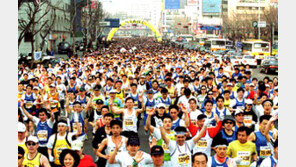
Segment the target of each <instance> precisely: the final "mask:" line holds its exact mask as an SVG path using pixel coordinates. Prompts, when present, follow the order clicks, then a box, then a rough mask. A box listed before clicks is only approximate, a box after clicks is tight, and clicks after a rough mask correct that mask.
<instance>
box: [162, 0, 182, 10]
mask: <svg viewBox="0 0 296 167" xmlns="http://www.w3.org/2000/svg"><path fill="white" fill-rule="evenodd" d="M165 9H180V0H165Z"/></svg>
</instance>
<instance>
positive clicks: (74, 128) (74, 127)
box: [72, 123, 82, 132]
mask: <svg viewBox="0 0 296 167" xmlns="http://www.w3.org/2000/svg"><path fill="white" fill-rule="evenodd" d="M79 125H80V131H81V132H82V124H81V123H79ZM72 127H73V132H77V131H78V127H77V125H76V123H73V124H72Z"/></svg>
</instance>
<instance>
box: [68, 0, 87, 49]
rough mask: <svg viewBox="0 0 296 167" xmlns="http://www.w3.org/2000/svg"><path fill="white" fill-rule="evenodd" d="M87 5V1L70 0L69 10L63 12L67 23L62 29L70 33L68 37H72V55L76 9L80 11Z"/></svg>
mask: <svg viewBox="0 0 296 167" xmlns="http://www.w3.org/2000/svg"><path fill="white" fill-rule="evenodd" d="M86 5H87V0H80V1H79V2H77V0H71V5H70V8H69V9H68V10H67V11H65V12H64V16H65V20H66V22H67V25H68V26H66V27H64V28H65V29H66V30H68V31H69V32H70V35H71V37H72V48H73V52H74V53H73V54H75V52H76V51H75V33H76V31H77V30H76V26H75V21H76V19H77V9H81V8H82V7H84V6H86Z"/></svg>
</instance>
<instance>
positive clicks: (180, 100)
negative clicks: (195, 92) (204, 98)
mask: <svg viewBox="0 0 296 167" xmlns="http://www.w3.org/2000/svg"><path fill="white" fill-rule="evenodd" d="M191 98H194V99H195V100H196V102H197V106H199V103H198V100H197V99H196V98H195V97H194V96H190V97H189V98H188V99H187V97H186V96H185V95H183V96H181V97H180V98H179V100H178V104H180V103H182V104H184V106H185V107H186V108H189V99H191Z"/></svg>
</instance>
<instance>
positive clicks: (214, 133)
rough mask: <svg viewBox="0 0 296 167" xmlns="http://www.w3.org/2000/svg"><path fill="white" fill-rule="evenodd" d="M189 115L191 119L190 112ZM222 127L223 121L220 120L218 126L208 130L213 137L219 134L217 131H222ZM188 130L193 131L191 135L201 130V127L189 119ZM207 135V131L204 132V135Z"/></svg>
mask: <svg viewBox="0 0 296 167" xmlns="http://www.w3.org/2000/svg"><path fill="white" fill-rule="evenodd" d="M188 117H189V120H190V115H189V114H188ZM221 129H222V122H221V121H219V122H218V124H217V126H215V127H209V128H206V131H208V132H209V136H210V137H211V138H214V137H215V136H216V135H217V133H218V132H220V131H221ZM188 130H189V132H190V133H191V136H195V135H196V133H197V131H200V130H201V128H200V127H197V126H196V125H193V124H192V123H191V121H189V127H188ZM205 136H206V133H204V134H203V136H202V137H205Z"/></svg>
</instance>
